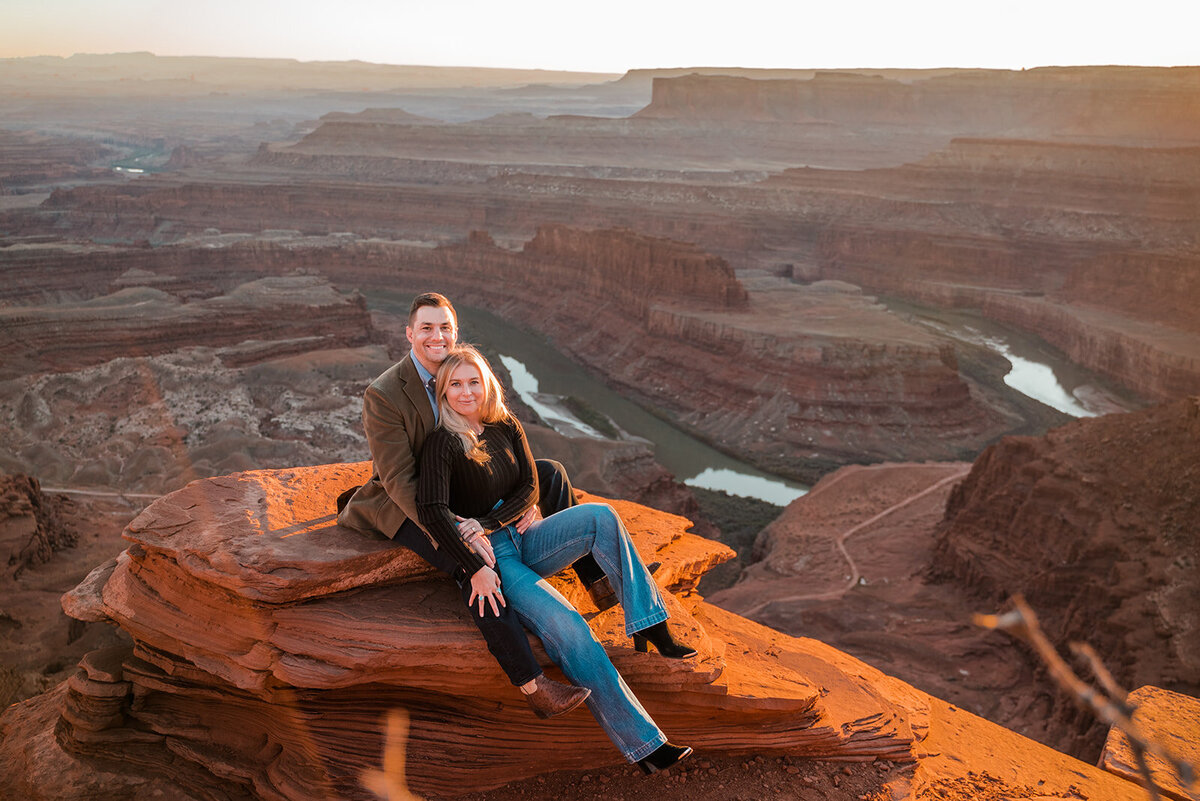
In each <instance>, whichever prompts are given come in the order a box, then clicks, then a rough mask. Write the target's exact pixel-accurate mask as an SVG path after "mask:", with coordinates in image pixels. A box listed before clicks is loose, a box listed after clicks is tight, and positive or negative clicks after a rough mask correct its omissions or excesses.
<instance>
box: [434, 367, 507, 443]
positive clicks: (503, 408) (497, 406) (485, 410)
mask: <svg viewBox="0 0 1200 801" xmlns="http://www.w3.org/2000/svg"><path fill="white" fill-rule="evenodd" d="M464 364H469V365H471V366H472V367H474V368H475V369H476V370H478V371H479V379H480V381H481V382H482V383H483V390H484V397H483V400H482V402H481V403H480V404H479V406H480V410H481V412H482V413H481V414H480V420H481V421H482V422H484V423H499V422H504V421H506V420H510V419H512V412H510V411H509V410H508V405H507V404H506V403H505V402H504V387H503V386H501V385H500V382H499V381H498V380H497V379H496V374H495V373H493V372H492V367H491V365H489V364H488V360H487V359H485V358H483V354H482V353H480V352H479V351H478V350H476V349H475V348H474V347H473V346H471V345H458V346H456V347H455V348H454V349H453V350H451V351H450V354H449V355H448V356H446V358H445V360H444V361H443V362H442V363H441V365H440V366H439V367H438V374H437V384H436V385H435V387H436V389H435V392H434V394H435V395H437V402H438V425H440V426H442V427H443V428H445V429H447V430H448V431H453V432H454V433H455V434H458V437H459V439H460V440H462V444H463V451H464V452H466V454H467V458H468V459H470V460H471V461H473V462H475V463H476V464H484V463H485V462H487V460H488V454H487V451H486V450H484V448H483V446H481V445H480V444H479V437H478V435H476V433H475V432H474V431H472V430H471V426H470V425H469V424H468V423H467V420H466V418H465V417H463V416H462V415H461V414H459V413H458V412H456V411H454V410H453V409H451V408H450V404H449V403H447V402H446V390H447V388H448V387H449V386H450V375H451V374H452V373H453V372H454V371H455V370H457V369H458V368H459V367H461V366H462V365H464Z"/></svg>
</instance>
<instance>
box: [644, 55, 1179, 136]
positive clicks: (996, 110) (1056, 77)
mask: <svg viewBox="0 0 1200 801" xmlns="http://www.w3.org/2000/svg"><path fill="white" fill-rule="evenodd" d="M1198 85H1200V68H1196V67H1188V68H1182V69H1164V68H1147V67H1074V68H1072V67H1040V68H1037V69H1031V70H1022V71H1020V72H1010V71H1003V70H961V71H957V72H955V73H954V74H951V75H942V76H937V75H935V76H933V77H929V78H927V79H924V80H912V81H900V80H896V79H893V78H887V77H883V76H878V75H865V74H862V73H861V72H857V71H855V72H817V73H816V74H815V75H814V76H813V77H812V78H810V79H806V80H796V79H791V80H788V79H774V80H755V79H752V78H748V77H738V76H727V75H683V76H678V77H661V78H655V79H654V84H653V94H652V98H651V101H650V105H649V106H647V107H646V108H645V109H643V110H642V111H640V112H638V116H647V117H656V118H663V117H667V118H684V119H702V120H710V119H730V120H755V119H769V120H781V121H830V122H839V123H850V124H856V125H872V124H874V125H879V124H892V125H903V124H909V125H912V124H914V121H916V120H920V124H923V125H927V126H930V127H942V128H947V129H950V130H954V131H956V132H959V133H968V132H973V131H992V132H1005V133H1007V134H1010V135H1011V134H1013V133H1016V134H1018V135H1019V134H1020V133H1021V132H1032V131H1036V132H1038V133H1039V134H1043V135H1053V134H1060V135H1061V134H1074V135H1080V136H1090V137H1113V138H1118V137H1129V138H1137V139H1139V140H1141V141H1158V142H1170V141H1173V140H1183V141H1195V140H1196V136H1197V134H1196V131H1197V129H1198V127H1200V103H1198V102H1197V95H1198V90H1197V88H1196V87H1197V86H1198Z"/></svg>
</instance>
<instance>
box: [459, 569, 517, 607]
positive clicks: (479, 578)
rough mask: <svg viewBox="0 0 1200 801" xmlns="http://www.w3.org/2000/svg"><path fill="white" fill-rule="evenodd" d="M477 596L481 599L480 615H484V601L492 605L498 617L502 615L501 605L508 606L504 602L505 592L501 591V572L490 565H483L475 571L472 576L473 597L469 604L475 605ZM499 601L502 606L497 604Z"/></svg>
mask: <svg viewBox="0 0 1200 801" xmlns="http://www.w3.org/2000/svg"><path fill="white" fill-rule="evenodd" d="M476 598H478V599H479V616H480V617H483V609H484V607H483V604H484V601H487V602H488V603H490V604H491V605H492V611H493V612H495V613H496V617H500V606H507V604H506V603H505V602H504V594H503V593H501V592H500V574H499V573H497V572H496V571H495V570H492V569H491V568H490V567H481V568H479V569H478V570H476V571H475V575H473V576H471V598H470V600H468V601H467V605H468V606H472V605H474V603H475V599H476ZM497 602H499V604H500V606H497V605H496V604H497Z"/></svg>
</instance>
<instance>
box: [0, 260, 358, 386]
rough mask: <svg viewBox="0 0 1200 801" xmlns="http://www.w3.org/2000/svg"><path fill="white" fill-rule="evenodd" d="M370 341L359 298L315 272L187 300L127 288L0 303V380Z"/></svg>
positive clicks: (248, 284) (278, 353)
mask: <svg viewBox="0 0 1200 801" xmlns="http://www.w3.org/2000/svg"><path fill="white" fill-rule="evenodd" d="M369 338H370V318H369V317H368V315H367V310H366V304H365V302H364V300H363V299H362V298H361V297H346V296H344V295H341V294H339V293H338V292H336V291H335V290H334V289H333V288H332V287H330V286H329V284H328V283H326V282H325V281H324V280H322V279H320V278H316V277H311V276H303V277H278V278H262V279H259V280H257V281H252V282H249V283H246V284H243V285H241V286H239V287H237V288H235V289H234V290H232V291H231V292H230V293H229V294H227V295H220V296H217V297H213V298H207V299H202V300H194V301H192V302H190V303H185V302H181V301H180V300H179V299H178V298H176V297H175V296H174V295H171V294H169V293H167V292H163V291H162V290H159V289H155V288H152V287H131V288H128V289H122V290H120V291H118V292H116V293H114V294H112V295H105V296H103V297H97V298H92V299H89V300H85V301H81V302H79V303H76V304H55V305H53V306H19V307H6V308H4V307H0V348H3V349H4V351H5V353H6V354H7V356H6V359H5V362H4V368H3V371H2V372H0V379H2V378H14V377H16V376H19V375H26V374H29V373H32V372H42V371H68V370H72V369H76V368H80V367H86V366H88V365H93V364H100V363H102V362H106V361H109V360H110V359H112V357H113V354H114V353H119V354H121V355H124V356H148V355H152V354H157V353H166V352H168V351H173V350H176V349H178V348H182V347H189V346H208V347H217V348H220V347H223V346H234V345H241V344H243V343H253V342H258V343H259V345H260V346H261V347H267V348H270V353H271V354H272V355H275V356H280V355H284V354H287V353H296V352H299V351H303V350H321V349H324V348H335V347H352V346H357V345H362V344H365V343H366V342H367V341H368V340H369ZM265 355H266V353H265V352H264V353H262V354H259V358H262V357H264V356H265ZM230 357H231V358H232V359H233V360H234V361H235V362H236V361H237V356H236V355H235V354H232V353H231V354H230ZM243 358H244V359H246V360H249V359H250V358H252V357H243Z"/></svg>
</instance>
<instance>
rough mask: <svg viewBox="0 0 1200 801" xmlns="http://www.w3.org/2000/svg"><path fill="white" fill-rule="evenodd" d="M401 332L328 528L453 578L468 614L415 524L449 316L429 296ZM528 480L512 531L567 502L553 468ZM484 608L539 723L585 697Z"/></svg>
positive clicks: (466, 595) (596, 589)
mask: <svg viewBox="0 0 1200 801" xmlns="http://www.w3.org/2000/svg"><path fill="white" fill-rule="evenodd" d="M405 335H406V336H407V337H408V341H409V343H410V344H411V345H412V350H411V351H410V352H409V354H408V355H407V356H405V357H404V358H403V359H401V360H400V361H399V362H397V363H396V364H394V365H392V366H391V367H389V368H388V369H387V370H385V371H384V372H383V374H382V375H380V376H379V377H378V378H376V379H375V380H374V381H373V382H372V383H371V385H370V386H369V387H367V391H366V393H365V394H364V396H363V428H364V429H365V430H366V434H367V443H368V445H369V446H370V448H371V460H372V462H373V467H374V470H373V473H372V475H371V479H370V480H369V481H368V482H367V483H366V484H364V485H362V486H361V487H359V488H358V489H357V490H355V491H354V492H353V495H352V496H351V497H349V498H348V499H347V498H346V497H345V495H343V497H342V498H339V499H338V506H339V514H338V523H340V524H341V525H343V526H346V527H348V528H352V529H356V530H358V531H368V532H379V533H382V534H384V535H385V536H387V537H390V538H391V539H392V540H393V541H395V542H396V543H397V544H399V545H402V546H404V547H406V548H409V549H411V550H412V551H415V552H416V553H417V554H418V555H419V556H421V557H422V558H423V559H425V560H426V561H428V562H429V563H430V564H432V565H433V566H434V567H436V568H438V569H439V570H441V571H442V572H444V573H447V574H449V575H451V576H453V577H454V578H455V580H456V581H457V582H458V584H459V588H460V590H461V593H462V596H463V600H464V602H465V603H466V605H467V606H468V607H471V602H472V601H473V600H474V597H473V596H472V595H471V585H470V581H469V580H468V579H469V577H468V576H463V575H456V573H459V574H461V572H462V570H461V569H460V568H459V567H458V566H457V563H456V562H455V561H454V559H452V558H450V557H449V556H448V555H447V554H445V553H442V552H441V551H440V550H439V549H438V547H437V545H436V543H435V542H434V540H433V539H432V538H431V537H429V536H428V535H427V534H426V533H425V532H424V531H423V530H422V529H421V528H420V526H418V525H417V522H416V521H417V508H416V484H417V482H416V478H417V466H418V461H419V459H420V455H421V447H422V445H423V444H424V442H425V437H426V435H427V434H428V433H429V432H430V431H431V430H433V428H434V426H436V425H437V403H436V400H435V397H434V390H433V382H434V376H436V374H437V369H438V366H439V365H440V364H441V363H442V361H443V360H445V358H446V356H447V354H448V353H449V352H450V349H451V348H453V347H454V343H455V341H456V340H457V337H458V315H457V314H456V313H455V311H454V307H453V306H452V305H451V304H450V301H449V300H447V299H446V298H445V296H443V295H439V294H438V293H436V292H427V293H425V294H423V295H418V296H417V297H416V298H415V299H414V300H413V302H412V306H411V307H410V309H409V315H408V325H407V327H406V328H405ZM537 473H538V487H539V489H540V491H541V494H540V496H539V503H538V506H537V507H534V508H533V509H530V510H529V512H527V513H526V514H525V515H524V516H523V517H522V518H521V519H520V520H519V521H517V523H516V524H515V527H516V528H517V530H518V531H520V532H524V531H525V529H527V528H528V527H529V526H530V525H531V524H532V523H533V522H534V521H535V520H537V519H538V517H540V516H541V515H542V514H545V515H550V514H553V513H554V512H557V511H559V510H560V509H563V508H566V507H568V506H572V505H574V503H575V498H574V494H573V492H572V489H571V484H570V482H569V481H568V480H567V477H566V472H565V471H564V470H563V468H562V465H560V464H558V463H557V462H551V461H548V460H537ZM343 503H344V505H343ZM472 547H475V548H476V549H477V550H478V551H479V553H480V556H481V557H483V559H484V561H485V562H486V563H488V565H489V566H493V565H494V564H495V558H494V556H493V555H492V553H491V546H490V545H489V544H488V542H487V540H486V539H477V540H475V541H474V543H473V544H472ZM576 571H577V572H578V573H579V575H580V578H581V579H582V580H583V581H584V583H585V585H586V586H588V588H589V591H591V592H592V594H593V597H594V598H596V599H597V605H600V606H602V607H604V608H607V606H611V605H612V603H615V596H613V595H612V590H611V587H609V586H608V582H607V581H606V580H604V573H603V571H601V570H600V568H599V566H598V565H597V564H596V563H595V561H594V560H592V558H591V557H590V556H588V557H585V559H582V560H580V562H578V563H576ZM486 611H487V610H486V609H485V608H483V605H482V602H481V604H480V609H479V613H478V614H476V613H475V612H474V610H472V613H471V619H472V620H474V621H475V624H476V625H477V626H478V627H479V630H480V632H481V633H482V634H483V636H484V639H485V640H486V641H487V644H488V649H489V650H490V651H491V652H492V654H493V655H494V656H495V657H496V661H497V662H499V663H500V666H501V667H502V668H503V669H504V671H505V673H506V674H507V675H508V677H509V680H510V681H512V683H513V684H515V685H517V686H518V687H521V689H522V692H524V693H525V694H526V699H527V700H528V701H529V703H530V705H531V706H533V707H534V711H535V712H537V714H538V715H539V716H542V717H549V716H552V715H557V714H562V713H563V712H566V711H568V710H569V709H572V708H574V707H575V706H578V704H579V703H581V702H582V701H583V699H584V698H585V697H586V696H587V692H588V691H587V690H583V689H581V688H578V687H570V686H569V685H562V684H558V683H556V682H552V681H550V680H549V679H547V678H546V677H545V676H544V675H542V669H541V666H540V665H539V664H538V662H537V660H536V659H535V658H534V656H533V652H532V651H531V650H530V648H529V641H528V638H527V637H526V635H525V632H524V630H523V629H522V627H521V624H520V621H519V620H518V619H517V615H516V613H515V612H512V611H510V610H509V609H508V608H507V607H506V606H503V607H500V608H495V607H494V605H493V608H492V611H493V612H494V614H485V612H486Z"/></svg>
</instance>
